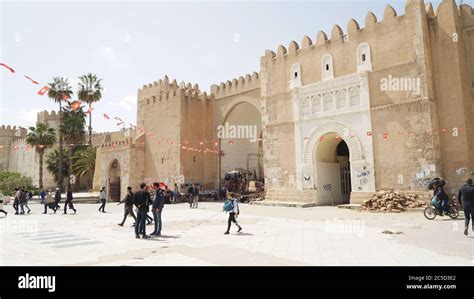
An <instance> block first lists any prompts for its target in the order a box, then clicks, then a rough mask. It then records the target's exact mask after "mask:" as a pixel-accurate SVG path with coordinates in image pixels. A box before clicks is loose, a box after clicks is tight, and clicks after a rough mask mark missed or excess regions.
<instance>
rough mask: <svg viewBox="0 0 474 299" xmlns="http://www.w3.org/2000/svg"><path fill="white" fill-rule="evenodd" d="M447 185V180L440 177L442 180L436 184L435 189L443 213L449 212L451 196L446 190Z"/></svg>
mask: <svg viewBox="0 0 474 299" xmlns="http://www.w3.org/2000/svg"><path fill="white" fill-rule="evenodd" d="M445 185H446V181H445V180H444V179H440V181H439V182H438V183H437V184H436V185H435V189H434V196H435V197H436V198H437V200H438V201H439V208H440V210H441V215H443V213H444V215H446V214H448V213H449V196H448V194H447V193H446V191H445V190H444V186H445Z"/></svg>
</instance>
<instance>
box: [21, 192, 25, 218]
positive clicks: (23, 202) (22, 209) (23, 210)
mask: <svg viewBox="0 0 474 299" xmlns="http://www.w3.org/2000/svg"><path fill="white" fill-rule="evenodd" d="M25 202H26V190H25V189H24V187H21V188H20V215H23V214H25Z"/></svg>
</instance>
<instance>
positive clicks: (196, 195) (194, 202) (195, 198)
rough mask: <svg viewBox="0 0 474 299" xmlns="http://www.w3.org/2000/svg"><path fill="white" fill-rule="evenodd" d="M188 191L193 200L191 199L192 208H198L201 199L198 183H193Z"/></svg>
mask: <svg viewBox="0 0 474 299" xmlns="http://www.w3.org/2000/svg"><path fill="white" fill-rule="evenodd" d="M188 193H189V194H190V196H191V201H190V207H191V209H193V208H197V207H198V201H199V189H198V188H197V186H196V184H193V185H192V186H191V187H190V188H189V190H188Z"/></svg>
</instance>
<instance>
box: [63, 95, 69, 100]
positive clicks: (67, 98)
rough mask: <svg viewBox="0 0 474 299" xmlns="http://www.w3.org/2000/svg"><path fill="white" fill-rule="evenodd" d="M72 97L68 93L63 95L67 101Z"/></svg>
mask: <svg viewBox="0 0 474 299" xmlns="http://www.w3.org/2000/svg"><path fill="white" fill-rule="evenodd" d="M70 98H71V97H70V96H68V95H67V94H65V95H63V100H65V101H67V100H69V99H70Z"/></svg>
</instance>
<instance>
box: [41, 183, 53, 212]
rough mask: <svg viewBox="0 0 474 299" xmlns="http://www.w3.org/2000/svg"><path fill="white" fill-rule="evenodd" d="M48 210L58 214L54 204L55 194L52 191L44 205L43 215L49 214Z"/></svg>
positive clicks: (47, 195) (49, 192)
mask: <svg viewBox="0 0 474 299" xmlns="http://www.w3.org/2000/svg"><path fill="white" fill-rule="evenodd" d="M48 208H50V209H51V210H53V211H54V212H55V213H56V204H55V202H54V198H53V192H52V191H51V189H49V190H48V193H47V194H46V201H45V203H44V212H43V214H47V213H48Z"/></svg>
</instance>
